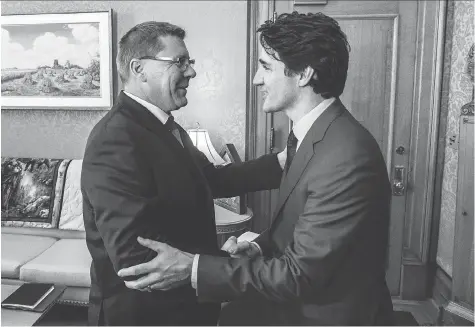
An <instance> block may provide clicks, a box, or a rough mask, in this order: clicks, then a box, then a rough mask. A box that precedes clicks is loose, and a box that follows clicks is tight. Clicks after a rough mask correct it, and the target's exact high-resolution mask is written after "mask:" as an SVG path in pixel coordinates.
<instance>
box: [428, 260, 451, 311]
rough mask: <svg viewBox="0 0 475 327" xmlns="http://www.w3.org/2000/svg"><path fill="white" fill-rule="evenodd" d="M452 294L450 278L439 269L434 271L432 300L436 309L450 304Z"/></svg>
mask: <svg viewBox="0 0 475 327" xmlns="http://www.w3.org/2000/svg"><path fill="white" fill-rule="evenodd" d="M451 294H452V278H450V276H449V275H448V274H447V273H445V271H443V270H442V269H441V268H440V267H437V269H436V271H435V278H434V286H433V288H432V298H433V299H434V302H435V305H436V306H437V308H440V307H445V306H446V305H447V304H448V303H449V302H450V296H451Z"/></svg>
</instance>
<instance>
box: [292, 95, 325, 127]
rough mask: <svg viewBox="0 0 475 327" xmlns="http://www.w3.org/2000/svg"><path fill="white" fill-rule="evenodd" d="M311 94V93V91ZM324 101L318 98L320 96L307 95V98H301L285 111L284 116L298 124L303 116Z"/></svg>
mask: <svg viewBox="0 0 475 327" xmlns="http://www.w3.org/2000/svg"><path fill="white" fill-rule="evenodd" d="M312 93H313V91H312ZM323 100H325V99H324V98H322V97H321V96H320V94H315V93H313V94H309V95H307V96H302V97H301V98H300V99H299V100H298V101H297V102H296V103H295V105H293V106H292V107H290V108H288V109H286V110H285V114H286V115H287V117H289V119H290V120H291V121H292V122H293V123H294V124H296V123H298V121H299V120H300V119H302V117H303V116H305V115H306V114H308V113H309V112H310V111H312V110H313V109H314V108H315V107H316V106H318V105H319V104H320V103H322V101H323Z"/></svg>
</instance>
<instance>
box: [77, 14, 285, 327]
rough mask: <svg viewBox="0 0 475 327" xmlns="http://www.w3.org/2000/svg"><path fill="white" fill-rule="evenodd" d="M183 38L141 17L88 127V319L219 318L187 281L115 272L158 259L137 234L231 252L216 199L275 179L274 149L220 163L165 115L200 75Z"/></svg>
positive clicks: (172, 321)
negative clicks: (157, 284)
mask: <svg viewBox="0 0 475 327" xmlns="http://www.w3.org/2000/svg"><path fill="white" fill-rule="evenodd" d="M184 37H185V31H184V30H183V29H181V28H179V27H177V26H175V25H171V24H168V23H159V22H146V23H142V24H139V25H137V26H135V27H133V28H132V29H131V30H130V31H128V32H127V33H126V34H125V35H124V36H123V37H122V39H121V40H120V42H119V47H118V54H117V68H118V72H119V75H120V78H121V80H122V83H123V85H124V90H123V91H122V92H121V93H120V94H119V96H118V99H117V102H116V104H115V105H114V106H113V107H112V109H111V110H110V111H109V112H108V113H107V114H106V115H105V116H104V117H103V118H102V119H101V120H100V121H99V122H98V124H97V125H96V126H95V127H94V129H93V130H92V132H91V134H90V136H89V139H88V142H87V145H86V151H85V154H84V161H83V168H82V176H81V183H82V185H81V191H82V195H83V206H84V208H83V215H84V223H85V229H86V241H87V246H88V248H89V251H90V253H91V256H92V265H91V282H92V283H91V291H90V307H89V324H91V325H98V324H99V325H102V324H105V325H129V326H135V325H151V326H153V325H155V326H156V325H216V323H217V319H218V315H219V310H220V305H219V304H212V303H208V304H198V302H197V298H196V291H195V290H194V289H193V288H192V286H191V285H190V283H189V281H187V280H183V281H179V282H178V284H181V285H179V287H177V288H175V289H174V290H172V291H168V292H165V291H149V292H146V291H145V292H143V291H138V290H132V289H129V288H127V287H126V286H125V284H124V279H122V278H120V277H118V274H117V273H118V271H119V270H120V269H122V268H125V267H129V266H133V265H136V264H139V263H143V262H147V261H149V260H151V259H152V258H153V257H154V256H155V254H156V253H155V252H154V251H153V250H150V249H148V248H146V247H143V246H141V245H140V244H138V243H137V237H139V236H141V237H145V238H148V239H152V240H156V241H161V242H165V243H167V244H170V245H171V246H174V247H177V248H179V249H181V250H183V251H186V252H187V253H193V254H194V253H207V254H210V255H218V256H220V255H221V256H227V255H228V254H227V253H226V252H221V251H220V250H219V248H218V245H217V237H216V226H215V220H214V204H213V197H225V196H233V195H238V194H242V193H245V192H250V191H257V190H262V189H270V188H277V187H278V186H279V182H280V178H281V174H282V169H281V165H280V164H279V161H278V160H277V156H276V155H269V156H264V157H261V158H260V159H257V160H254V161H251V162H248V163H244V164H232V165H228V166H226V167H220V168H217V167H214V166H213V165H212V164H211V163H210V162H209V161H208V160H207V159H206V157H205V155H204V154H202V153H201V152H199V151H198V150H197V149H196V148H195V147H194V146H193V144H192V142H191V140H190V138H189V137H188V134H187V133H186V132H185V131H184V130H183V128H182V127H181V126H179V125H178V124H176V123H175V122H174V120H173V116H171V112H172V111H174V110H178V109H179V108H181V107H183V106H186V104H187V102H188V100H187V98H186V94H187V88H188V86H189V82H190V80H191V79H192V78H194V77H195V76H196V72H195V70H194V69H193V64H194V60H193V59H190V57H189V53H188V50H187V48H186V45H185V43H184V41H183V39H184ZM280 156H281V155H280ZM284 160H285V159H284ZM280 162H282V160H280ZM256 171H266V172H267V173H266V174H256V173H255V172H256ZM177 278H180V276H177ZM125 280H126V279H125Z"/></svg>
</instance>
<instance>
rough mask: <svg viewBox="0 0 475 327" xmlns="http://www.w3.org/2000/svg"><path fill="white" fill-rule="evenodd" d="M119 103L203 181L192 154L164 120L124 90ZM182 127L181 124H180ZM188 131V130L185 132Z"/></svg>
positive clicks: (127, 113)
mask: <svg viewBox="0 0 475 327" xmlns="http://www.w3.org/2000/svg"><path fill="white" fill-rule="evenodd" d="M118 103H119V105H120V108H121V110H122V111H123V112H124V113H125V114H126V115H127V116H129V118H130V119H132V120H135V121H136V122H137V123H138V124H140V125H141V126H143V127H145V128H146V129H148V130H149V131H151V132H153V133H154V134H156V135H157V136H158V137H159V138H160V139H162V140H164V141H165V143H166V144H167V145H168V147H169V148H170V150H172V152H173V153H174V154H175V155H176V156H177V157H178V160H179V161H180V162H181V163H182V164H184V165H185V166H186V167H187V168H188V169H189V170H190V171H191V173H192V174H193V176H194V177H195V178H197V180H198V181H203V180H204V177H203V174H201V172H200V171H199V169H198V167H197V166H196V164H195V162H194V160H191V155H190V153H189V152H188V150H187V149H185V148H184V147H183V146H182V145H181V144H180V142H178V140H177V139H176V138H175V136H173V134H172V133H170V131H169V130H168V129H167V128H166V127H165V126H164V125H163V124H162V122H161V121H160V120H159V119H158V118H157V117H155V116H154V115H153V114H152V113H151V112H150V111H149V110H148V109H147V108H145V107H144V106H142V105H141V104H139V103H138V102H136V101H135V100H133V99H131V98H129V97H128V96H127V95H125V94H124V93H123V92H121V93H120V94H119V98H118ZM179 128H181V126H179ZM185 133H186V132H185ZM182 141H184V140H182Z"/></svg>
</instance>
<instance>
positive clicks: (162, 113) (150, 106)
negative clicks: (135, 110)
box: [124, 91, 170, 125]
mask: <svg viewBox="0 0 475 327" xmlns="http://www.w3.org/2000/svg"><path fill="white" fill-rule="evenodd" d="M124 93H125V94H126V95H127V96H128V97H129V98H131V99H133V100H135V101H137V102H138V103H140V104H141V105H142V106H144V107H145V108H147V109H148V110H149V111H150V112H151V113H152V114H153V115H154V116H155V117H157V118H158V120H160V121H161V122H162V124H163V125H165V123H166V122H167V120H168V117H169V116H170V115H169V114H168V113H166V112H165V111H163V110H162V109H160V108H159V107H157V106H156V105H154V104H151V103H150V102H147V101H145V100H144V99H141V98H139V97H138V96H136V95H133V94H131V93H129V92H125V91H124Z"/></svg>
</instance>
